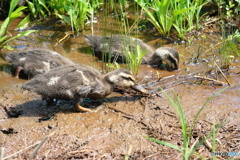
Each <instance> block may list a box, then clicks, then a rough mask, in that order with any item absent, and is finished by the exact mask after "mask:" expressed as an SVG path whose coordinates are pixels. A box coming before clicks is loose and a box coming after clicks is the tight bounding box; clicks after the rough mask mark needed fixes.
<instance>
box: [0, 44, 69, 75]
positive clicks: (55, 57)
mask: <svg viewBox="0 0 240 160" xmlns="http://www.w3.org/2000/svg"><path fill="white" fill-rule="evenodd" d="M3 57H4V58H5V59H6V60H7V61H8V62H9V63H10V64H11V65H12V66H13V67H14V68H15V70H16V71H15V77H16V78H19V73H20V71H23V72H24V73H25V74H26V75H28V76H30V77H33V76H35V75H37V74H41V73H45V72H48V71H49V70H50V69H53V68H56V67H59V66H63V65H72V64H74V63H73V62H72V61H70V60H68V59H66V58H65V57H63V56H61V55H60V54H58V53H57V52H55V51H51V50H47V49H40V48H37V49H32V50H28V51H21V52H8V53H5V55H3Z"/></svg>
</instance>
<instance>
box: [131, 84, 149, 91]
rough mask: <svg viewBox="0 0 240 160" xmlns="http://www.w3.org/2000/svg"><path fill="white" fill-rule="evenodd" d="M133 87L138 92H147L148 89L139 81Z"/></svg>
mask: <svg viewBox="0 0 240 160" xmlns="http://www.w3.org/2000/svg"><path fill="white" fill-rule="evenodd" d="M131 88H132V89H134V90H135V91H138V92H142V93H147V91H146V89H145V88H143V87H142V86H140V85H139V84H137V83H135V84H134V86H132V87H131Z"/></svg>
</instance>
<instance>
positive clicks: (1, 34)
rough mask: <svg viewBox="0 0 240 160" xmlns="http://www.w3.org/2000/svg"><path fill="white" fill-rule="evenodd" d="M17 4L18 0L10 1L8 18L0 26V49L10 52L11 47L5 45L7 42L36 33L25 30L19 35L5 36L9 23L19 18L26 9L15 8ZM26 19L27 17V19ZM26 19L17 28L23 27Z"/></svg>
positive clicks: (22, 7)
mask: <svg viewBox="0 0 240 160" xmlns="http://www.w3.org/2000/svg"><path fill="white" fill-rule="evenodd" d="M17 4H18V0H12V1H11V3H10V9H9V12H8V17H7V18H6V19H5V20H4V21H3V23H2V24H1V26H0V49H2V48H6V49H8V50H12V47H11V46H9V45H7V43H8V42H10V41H12V40H14V39H16V38H19V37H23V36H27V35H29V34H31V33H33V32H36V30H27V31H24V32H21V33H19V34H17V35H16V36H12V35H11V34H7V32H8V27H9V25H10V24H11V22H12V21H13V20H14V19H16V18H18V17H20V16H21V15H22V11H23V10H24V9H26V8H27V7H24V6H21V7H18V8H16V6H17ZM27 18H28V17H27ZM27 18H25V19H23V21H22V22H20V24H19V25H18V26H17V27H21V26H23V25H25V23H27Z"/></svg>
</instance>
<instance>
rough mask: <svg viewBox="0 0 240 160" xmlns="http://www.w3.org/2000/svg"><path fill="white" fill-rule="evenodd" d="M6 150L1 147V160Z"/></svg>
mask: <svg viewBox="0 0 240 160" xmlns="http://www.w3.org/2000/svg"><path fill="white" fill-rule="evenodd" d="M3 154H4V148H3V147H1V149H0V160H3Z"/></svg>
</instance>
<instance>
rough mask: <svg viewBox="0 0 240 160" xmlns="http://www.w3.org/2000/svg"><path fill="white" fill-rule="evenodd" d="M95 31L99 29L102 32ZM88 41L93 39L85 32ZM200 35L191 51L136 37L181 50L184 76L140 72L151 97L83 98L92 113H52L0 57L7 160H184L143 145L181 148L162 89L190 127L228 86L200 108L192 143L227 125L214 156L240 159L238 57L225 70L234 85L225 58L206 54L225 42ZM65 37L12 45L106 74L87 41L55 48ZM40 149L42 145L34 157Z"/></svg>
mask: <svg viewBox="0 0 240 160" xmlns="http://www.w3.org/2000/svg"><path fill="white" fill-rule="evenodd" d="M94 27H95V28H98V26H97V25H95V26H94ZM100 29H101V28H100ZM100 29H96V31H95V34H96V35H101V31H100ZM109 30H110V29H109ZM65 34H67V33H65ZM84 34H91V32H90V30H87V31H86V32H84ZM201 34H202V35H199V36H198V38H195V39H194V40H193V42H192V43H191V44H186V43H182V44H178V45H176V44H170V43H168V42H166V41H164V40H162V39H161V38H158V37H155V36H154V35H148V36H147V37H146V35H145V34H140V35H139V38H141V39H142V40H143V41H144V42H146V43H147V44H149V45H150V46H152V47H153V48H157V47H159V46H170V47H174V48H175V49H177V50H178V51H179V53H180V65H179V68H180V69H179V70H177V71H172V72H169V71H165V70H159V69H157V68H153V67H152V66H149V65H142V66H141V67H140V72H139V74H138V75H137V76H136V79H137V81H138V82H139V83H140V84H141V85H142V86H143V87H145V88H146V89H147V90H148V91H149V93H150V94H149V95H142V94H139V93H136V92H134V91H132V90H131V89H124V88H117V89H115V92H114V93H112V94H111V95H109V96H108V97H107V98H105V99H103V100H98V101H94V100H89V99H86V100H85V101H84V102H83V105H84V106H86V107H89V108H91V109H93V112H91V113H81V112H76V111H75V109H74V107H73V103H72V102H71V101H60V102H58V103H57V104H56V106H52V107H47V106H46V104H45V102H44V101H42V99H41V96H39V95H37V94H35V93H31V92H28V91H24V90H21V85H22V84H23V83H24V82H26V81H28V80H27V79H23V78H20V79H16V78H14V77H13V75H14V71H13V69H12V68H11V66H10V65H9V64H8V63H7V62H6V61H5V60H4V59H3V58H1V59H0V95H1V96H0V146H1V147H3V148H4V155H3V157H5V158H6V159H8V157H9V159H28V158H29V157H30V156H31V155H34V154H35V153H36V155H34V156H35V159H124V157H125V156H126V155H129V156H130V159H149V160H150V159H151V160H152V159H156V160H157V159H181V158H182V157H181V154H180V152H179V151H176V150H174V149H171V148H169V147H166V146H163V145H160V144H157V143H155V142H153V141H150V140H149V139H147V138H146V136H148V137H152V138H156V139H159V140H162V141H166V142H169V143H172V144H175V145H178V146H181V145H182V143H183V142H182V136H181V135H182V134H181V125H180V120H179V117H178V115H177V114H176V111H175V110H174V108H173V106H172V104H171V103H170V101H169V100H168V98H167V97H166V96H165V94H164V93H163V91H162V90H161V88H162V89H163V90H165V92H166V93H168V94H169V96H170V97H172V98H173V99H175V98H174V93H175V94H176V95H178V97H179V100H180V102H181V105H182V107H183V111H184V114H185V115H186V117H187V121H188V122H192V121H193V118H194V115H196V114H197V112H198V110H199V109H200V108H201V107H202V106H203V105H204V103H205V102H206V101H207V99H208V98H209V97H211V96H212V95H213V94H214V93H216V92H217V91H219V90H221V89H223V88H225V87H228V88H227V89H226V90H225V91H223V92H221V93H220V94H218V95H216V96H215V97H214V98H213V99H212V100H211V101H210V102H209V103H207V105H206V107H205V108H204V109H203V112H202V113H201V115H200V118H199V121H198V122H197V124H196V127H195V129H194V136H193V138H192V140H191V144H193V143H194V142H195V141H198V140H201V139H203V138H204V136H206V135H207V134H209V133H210V132H211V130H212V126H213V125H214V124H219V123H221V122H222V121H225V120H226V121H227V123H226V125H224V127H222V128H221V129H219V131H218V133H217V139H218V140H217V142H216V143H217V146H218V147H217V151H218V152H239V150H240V146H239V138H240V137H239V135H240V134H239V132H240V127H239V123H240V117H239V114H240V110H239V109H240V99H239V97H240V81H239V78H240V61H239V58H237V59H236V60H235V61H234V63H233V64H232V65H231V67H230V69H229V70H228V71H224V70H223V73H224V75H225V76H226V78H227V80H228V81H229V82H230V84H231V86H229V84H228V83H227V81H226V79H225V78H224V76H223V75H222V74H221V73H220V72H219V71H218V70H217V67H216V65H215V63H214V61H216V62H218V60H219V59H220V56H219V54H218V53H217V50H218V49H219V48H216V49H212V50H209V51H208V49H209V47H210V46H211V45H214V44H217V43H218V41H219V39H220V36H219V35H217V34H214V35H213V34H210V33H209V32H207V31H205V32H203V33H201ZM203 35H204V36H207V37H208V38H207V40H206V39H202V38H201V37H202V36H203ZM61 38H62V36H61V34H57V33H56V31H52V30H44V29H43V30H39V33H36V34H32V35H30V36H28V37H24V38H19V39H18V40H15V41H13V42H11V45H12V46H16V49H15V50H16V51H22V50H27V49H32V48H36V47H38V48H47V49H51V50H54V51H56V52H58V53H60V54H61V55H63V56H64V57H66V58H68V59H70V60H72V61H73V62H75V63H83V64H87V65H90V66H93V67H95V68H97V69H99V70H101V67H102V63H101V61H99V60H97V58H96V57H94V56H93V55H91V54H90V52H91V49H90V48H89V46H88V45H87V44H86V43H85V41H84V39H83V36H79V37H77V38H76V37H71V36H70V37H68V38H67V39H66V40H65V41H63V42H60V43H58V41H57V40H59V39H61ZM199 48H200V52H201V53H204V54H200V57H198V61H197V63H194V62H195V59H196V57H197V52H199ZM1 52H2V53H4V52H7V51H6V50H2V51H1ZM205 52H206V53H205ZM206 77H207V78H211V79H207V78H206ZM212 79H214V80H212ZM173 90H174V93H173ZM41 142H42V143H43V146H41V147H40V149H39V151H37V152H36V151H34V149H35V148H36V146H37V145H38V144H41ZM211 142H212V140H211V139H209V140H208V141H207V142H206V143H204V144H203V145H202V146H201V147H200V148H199V149H198V150H197V153H198V154H200V155H201V156H203V157H205V158H206V159H209V158H211V154H210V152H211V150H212V146H211ZM18 151H19V152H18ZM198 158H199V157H198V156H196V155H194V156H193V157H192V159H198ZM226 158H229V157H227V156H218V159H226ZM230 158H231V157H230Z"/></svg>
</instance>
